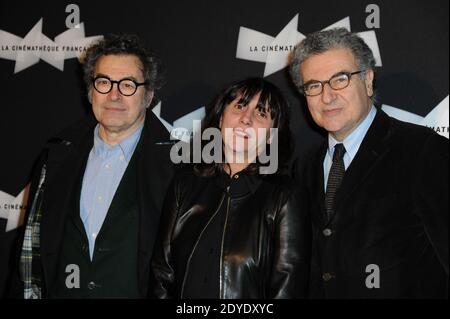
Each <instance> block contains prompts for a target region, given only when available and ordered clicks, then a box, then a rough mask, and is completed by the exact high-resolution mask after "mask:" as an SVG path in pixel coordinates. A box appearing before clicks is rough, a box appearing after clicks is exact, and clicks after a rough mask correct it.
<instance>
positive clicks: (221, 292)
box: [219, 186, 231, 299]
mask: <svg viewBox="0 0 450 319" xmlns="http://www.w3.org/2000/svg"><path fill="white" fill-rule="evenodd" d="M227 195H228V202H227V213H226V215H225V223H224V225H223V232H222V243H221V247H220V267H219V271H220V272H219V274H220V277H219V287H220V293H219V298H220V299H224V293H225V291H224V289H223V242H224V240H225V232H226V229H227V222H228V213H229V211H230V201H231V197H230V186H228V187H227Z"/></svg>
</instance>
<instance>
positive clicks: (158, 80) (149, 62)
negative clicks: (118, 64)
mask: <svg viewBox="0 0 450 319" xmlns="http://www.w3.org/2000/svg"><path fill="white" fill-rule="evenodd" d="M104 55H134V56H136V57H138V58H139V60H140V61H141V63H142V66H143V68H144V69H143V70H142V73H143V75H144V79H145V81H146V82H147V84H146V85H145V89H146V91H147V92H148V91H153V92H154V95H155V97H157V93H158V90H159V89H160V88H161V86H162V84H163V67H162V63H161V60H160V59H159V58H158V57H157V56H156V55H155V54H154V53H153V52H152V51H151V50H150V49H148V48H147V47H146V46H145V44H144V42H143V41H142V40H141V39H140V38H139V37H138V36H137V35H134V34H108V35H107V36H105V37H104V38H103V39H101V40H99V41H97V42H95V43H94V44H92V45H91V46H90V47H89V48H88V49H87V50H86V53H85V54H84V56H83V57H82V64H83V73H84V82H85V84H86V87H87V90H88V97H89V100H90V96H91V90H92V78H93V77H94V72H95V66H96V64H97V61H98V59H99V58H101V57H102V56H104ZM145 96H147V94H145ZM157 100H158V98H154V99H153V101H154V103H155V102H156V101H157Z"/></svg>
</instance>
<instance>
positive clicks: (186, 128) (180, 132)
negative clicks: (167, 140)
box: [152, 102, 205, 142]
mask: <svg viewBox="0 0 450 319" xmlns="http://www.w3.org/2000/svg"><path fill="white" fill-rule="evenodd" d="M161 104H162V103H161V102H159V103H158V104H157V105H156V106H155V107H154V108H153V109H152V111H153V113H154V114H155V115H156V117H158V119H159V120H160V121H161V123H162V124H163V125H164V126H165V127H166V129H167V130H168V131H169V133H170V135H171V136H172V137H173V138H174V139H178V140H182V141H183V142H189V140H190V138H191V135H192V133H194V134H195V133H197V132H198V130H200V121H201V120H202V119H203V118H204V117H205V107H204V106H202V107H199V108H198V109H196V110H194V111H192V112H190V113H188V114H186V115H184V116H182V117H180V118H178V119H177V120H175V121H174V122H173V124H170V123H169V122H167V121H166V120H164V119H163V118H162V117H161Z"/></svg>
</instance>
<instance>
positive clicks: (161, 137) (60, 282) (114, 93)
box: [14, 35, 173, 298]
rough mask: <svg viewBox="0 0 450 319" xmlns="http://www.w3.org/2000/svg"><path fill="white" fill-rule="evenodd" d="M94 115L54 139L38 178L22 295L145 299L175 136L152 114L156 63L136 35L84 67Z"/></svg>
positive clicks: (18, 287) (99, 51)
mask: <svg viewBox="0 0 450 319" xmlns="http://www.w3.org/2000/svg"><path fill="white" fill-rule="evenodd" d="M83 70H84V77H85V82H86V84H87V89H88V98H89V101H90V102H91V104H92V111H93V112H92V113H93V115H90V116H88V117H87V118H86V119H83V120H82V121H81V122H79V123H77V124H76V125H74V126H72V127H70V128H68V129H66V130H64V131H63V132H62V133H60V134H58V135H57V136H56V137H54V138H52V139H50V140H49V142H48V143H47V146H46V148H45V150H44V152H43V153H42V155H41V157H40V159H39V160H38V164H37V169H36V170H35V176H34V178H33V180H32V186H31V193H30V194H31V195H30V199H31V201H30V203H29V205H28V206H29V207H31V208H30V210H29V212H28V219H27V223H26V227H25V230H24V236H23V237H24V240H23V241H22V242H21V243H20V249H19V250H20V257H19V258H18V263H19V265H20V266H19V267H18V276H15V278H16V282H15V284H14V288H15V293H16V295H17V294H18V295H22V296H23V297H25V298H144V297H147V296H148V292H149V285H150V282H149V280H150V278H151V276H150V273H149V266H150V259H151V256H152V252H153V244H154V241H155V236H156V233H157V227H158V223H159V218H160V211H161V206H162V202H163V199H164V196H165V192H166V189H167V187H168V184H169V182H170V179H171V177H172V176H173V164H172V162H171V161H170V156H169V154H170V143H169V138H170V137H169V134H168V132H167V130H166V129H165V128H164V126H163V125H162V124H161V122H160V121H159V120H158V118H157V117H156V116H155V115H154V114H153V113H152V112H151V110H149V106H150V104H151V102H152V100H153V98H154V95H155V92H156V91H157V90H158V89H159V88H160V84H161V74H160V73H161V64H160V62H159V60H158V59H157V58H156V57H155V56H154V55H153V54H152V53H151V52H150V51H149V50H148V49H147V48H146V47H145V46H144V45H143V43H142V42H141V40H140V39H139V38H138V37H136V36H133V35H111V36H108V37H106V38H105V39H103V40H101V41H99V42H98V43H95V44H93V45H92V46H91V47H90V48H89V49H88V50H87V52H86V56H85V59H84V63H83Z"/></svg>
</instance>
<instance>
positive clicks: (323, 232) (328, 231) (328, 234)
mask: <svg viewBox="0 0 450 319" xmlns="http://www.w3.org/2000/svg"><path fill="white" fill-rule="evenodd" d="M332 233H333V231H332V230H331V229H329V228H325V229H324V230H323V231H322V234H323V235H324V236H325V237H329V236H331V234H332Z"/></svg>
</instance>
